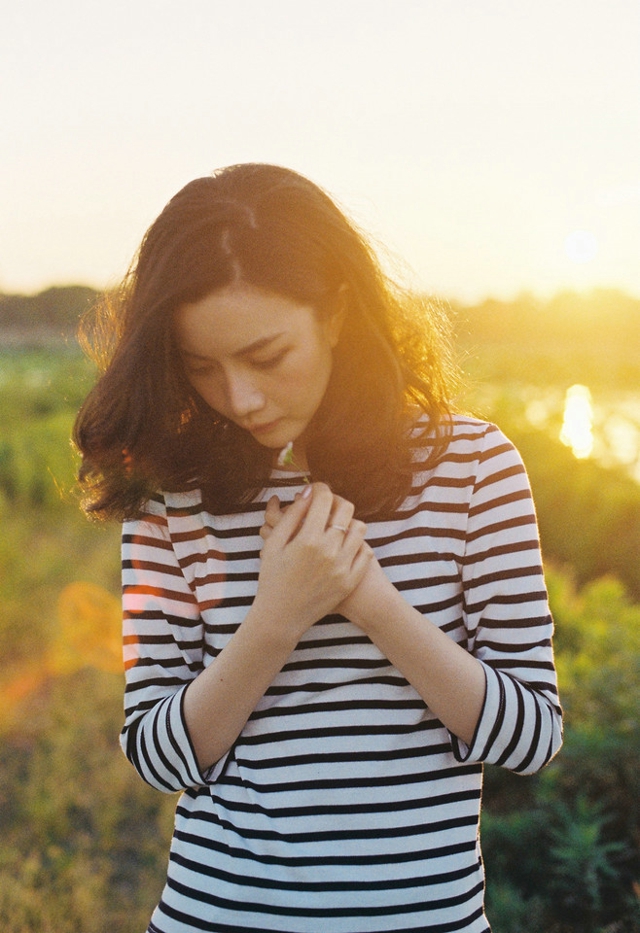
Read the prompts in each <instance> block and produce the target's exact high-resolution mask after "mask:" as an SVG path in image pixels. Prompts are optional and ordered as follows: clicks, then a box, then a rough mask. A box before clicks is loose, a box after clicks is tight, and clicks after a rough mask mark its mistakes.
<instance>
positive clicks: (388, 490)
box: [75, 165, 561, 933]
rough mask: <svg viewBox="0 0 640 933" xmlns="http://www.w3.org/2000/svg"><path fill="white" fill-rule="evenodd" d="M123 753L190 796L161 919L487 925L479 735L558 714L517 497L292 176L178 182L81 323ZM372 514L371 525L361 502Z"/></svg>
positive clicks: (203, 926) (431, 346) (278, 171)
mask: <svg viewBox="0 0 640 933" xmlns="http://www.w3.org/2000/svg"><path fill="white" fill-rule="evenodd" d="M93 336H94V338H95V341H94V349H96V346H97V349H98V350H99V351H101V353H102V359H103V362H104V368H103V374H102V376H101V378H100V379H99V381H98V383H97V385H96V386H95V388H94V389H93V391H92V392H91V394H90V395H89V397H88V399H87V401H86V403H85V405H84V407H83V409H82V411H81V412H80V415H79V417H78V421H77V425H76V431H75V441H76V444H77V446H78V448H79V450H80V451H81V453H82V456H83V463H82V467H81V474H80V478H81V482H82V483H83V485H84V487H85V491H86V494H87V499H86V503H85V505H86V508H87V509H88V510H89V511H91V512H93V513H95V514H97V515H99V516H101V517H120V518H123V519H124V520H125V521H124V536H123V583H124V652H125V665H126V676H127V686H126V703H125V706H126V720H125V725H124V729H123V732H122V745H123V748H124V751H125V753H126V755H127V756H128V758H129V759H130V761H131V762H132V763H133V765H134V767H135V768H136V769H137V770H138V772H139V773H140V775H141V776H142V777H143V778H144V780H146V781H148V782H149V783H150V784H151V785H153V786H154V787H157V788H158V789H160V790H162V791H166V792H173V791H183V793H182V796H181V798H180V800H179V803H178V807H177V813H176V823H175V832H174V837H173V843H172V847H171V854H170V859H169V868H168V877H167V882H166V886H165V888H164V892H163V895H162V899H161V901H160V903H159V904H158V906H157V908H156V910H155V912H154V914H153V917H152V919H151V922H150V925H149V928H148V929H149V931H150V933H186V931H192V930H194V931H195V930H205V931H216V933H217V931H229V933H230V931H234V933H235V931H247V930H253V931H272V933H276V931H277V933H381V931H415V933H417V931H420V933H424V931H441V933H445V931H447V933H453V931H465V933H484V931H487V930H489V926H488V923H487V920H486V917H485V914H484V909H483V888H484V883H483V869H482V861H481V854H480V848H479V841H478V822H479V808H480V795H481V781H482V766H483V764H484V763H485V762H489V763H492V764H497V765H500V766H503V767H505V768H509V769H512V770H514V771H517V772H519V773H523V774H526V773H531V772H534V771H536V770H538V769H539V768H541V767H542V766H543V765H545V764H546V763H547V762H548V761H549V760H550V758H551V757H552V756H553V755H554V754H555V752H556V751H557V749H558V747H559V745H560V742H561V712H560V708H559V705H558V698H557V693H556V681H555V673H554V667H553V657H552V648H551V631H552V623H551V619H550V616H549V609H548V605H547V597H546V591H545V587H544V583H543V577H542V570H541V561H540V554H539V546H538V537H537V530H536V522H535V516H534V509H533V505H532V502H531V497H530V491H529V487H528V483H527V478H526V475H525V471H524V468H523V465H522V462H521V460H520V458H519V456H518V454H517V453H516V452H515V450H514V449H513V447H512V445H511V444H510V443H509V442H508V441H507V440H506V439H505V437H504V436H503V435H502V434H501V433H500V431H499V430H498V429H497V428H496V427H495V426H493V425H490V424H485V423H482V422H480V421H477V420H475V419H473V418H470V417H465V416H460V415H456V414H453V413H452V410H451V408H450V405H449V393H450V366H449V359H450V358H449V353H448V348H447V345H446V340H445V338H444V336H443V328H442V326H441V324H440V322H439V320H438V318H437V315H436V312H435V310H434V309H433V308H424V307H422V306H421V305H420V304H419V302H417V301H416V300H415V299H413V300H410V299H409V297H408V296H406V295H403V294H402V293H401V292H399V291H398V290H397V289H395V288H393V287H392V286H391V285H390V283H389V282H388V281H387V280H386V278H385V277H384V276H383V274H382V273H381V271H380V268H379V266H378V264H377V262H376V260H375V258H374V255H373V253H372V252H371V250H370V249H369V247H368V246H367V244H366V242H365V240H364V239H363V237H362V236H361V235H360V234H359V233H358V232H357V231H356V230H355V228H354V227H353V226H352V225H351V224H350V222H348V221H347V219H346V218H345V217H344V215H343V214H342V213H341V212H340V211H339V210H338V208H337V207H336V206H335V204H334V203H333V202H332V201H331V200H330V199H329V198H328V197H327V196H326V195H325V194H324V193H323V192H322V191H320V190H319V189H318V188H317V187H316V186H315V185H313V184H312V183H311V182H309V181H308V180H306V179H305V178H303V177H301V176H300V175H298V174H296V173H294V172H291V171H288V170H286V169H282V168H278V167H274V166H269V165H237V166H233V167H230V168H226V169H223V170H222V171H220V172H217V173H215V174H214V175H213V176H212V177H208V178H201V179H198V180H196V181H194V182H192V183H190V184H188V185H187V186H186V187H185V188H184V189H183V190H182V191H180V192H179V193H178V194H177V195H176V196H175V197H174V198H173V199H172V200H171V201H170V203H169V204H168V205H167V207H166V208H165V209H164V211H163V212H162V213H161V215H160V216H159V218H158V219H157V220H156V222H155V223H154V224H153V225H152V227H151V228H150V230H149V231H148V233H147V234H146V236H145V238H144V241H143V243H142V246H141V249H140V252H139V255H138V258H137V262H136V263H135V265H134V267H133V270H132V272H131V274H130V276H129V277H128V280H127V281H126V283H125V285H124V287H123V290H122V293H121V295H120V296H119V300H118V301H117V302H116V303H115V306H111V307H107V308H104V309H103V313H102V317H101V318H100V320H99V321H98V322H97V326H96V329H95V331H94V334H93ZM365 522H366V524H365Z"/></svg>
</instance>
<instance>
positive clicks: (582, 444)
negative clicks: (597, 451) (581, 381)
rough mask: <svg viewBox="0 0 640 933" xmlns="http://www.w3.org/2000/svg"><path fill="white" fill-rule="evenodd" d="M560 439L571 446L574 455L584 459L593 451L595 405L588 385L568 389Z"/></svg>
mask: <svg viewBox="0 0 640 933" xmlns="http://www.w3.org/2000/svg"><path fill="white" fill-rule="evenodd" d="M560 440H561V441H562V443H563V444H565V445H566V446H567V447H570V448H571V450H572V452H573V455H574V457H578V458H579V459H584V458H585V457H589V456H590V455H591V453H592V451H593V405H592V403H591V392H590V391H589V389H588V388H587V386H583V385H574V386H571V388H569V389H567V394H566V396H565V403H564V418H563V422H562V430H561V431H560Z"/></svg>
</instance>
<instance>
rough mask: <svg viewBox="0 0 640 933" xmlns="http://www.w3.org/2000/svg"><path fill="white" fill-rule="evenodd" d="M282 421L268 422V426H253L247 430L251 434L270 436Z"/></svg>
mask: <svg viewBox="0 0 640 933" xmlns="http://www.w3.org/2000/svg"><path fill="white" fill-rule="evenodd" d="M281 421H282V419H281V418H276V420H275V421H268V422H267V423H266V424H252V425H250V426H249V427H248V428H247V431H249V432H250V433H251V434H268V433H269V432H270V431H273V430H274V428H276V427H277V426H278V425H279V424H280V422H281Z"/></svg>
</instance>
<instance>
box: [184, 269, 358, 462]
mask: <svg viewBox="0 0 640 933" xmlns="http://www.w3.org/2000/svg"><path fill="white" fill-rule="evenodd" d="M174 326H175V333H176V340H177V344H178V347H179V349H180V354H181V356H182V360H183V363H184V367H185V372H186V374H187V378H188V379H189V382H190V383H191V385H192V386H193V387H194V389H196V391H197V392H198V393H199V394H200V395H201V396H202V398H203V399H204V400H205V402H207V404H208V405H210V406H211V407H212V408H214V409H215V410H216V411H217V412H219V413H220V414H221V415H223V416H224V417H225V418H228V419H229V420H230V421H234V422H235V423H236V424H237V425H239V426H240V427H241V428H244V429H245V430H247V431H249V432H250V433H251V434H253V436H254V437H255V439H256V440H257V441H259V442H260V443H261V444H263V445H264V446H265V447H270V448H273V449H278V450H280V449H281V448H283V447H285V446H286V444H288V443H289V441H297V444H295V446H294V452H295V454H296V456H297V457H298V458H303V457H304V438H303V434H304V431H305V430H306V428H307V426H308V425H309V422H310V421H311V419H312V418H313V416H314V415H315V413H316V411H317V410H318V407H319V405H320V403H321V401H322V399H323V396H324V394H325V391H326V388H327V384H328V382H329V376H330V374H331V366H332V350H333V348H334V347H335V345H336V343H337V342H338V337H339V335H340V329H341V326H342V314H341V313H340V312H336V314H334V316H333V317H330V318H328V319H326V320H321V319H320V318H319V316H318V315H317V314H316V312H315V310H314V309H313V308H312V307H310V306H309V305H301V304H298V303H297V302H296V301H293V300H292V299H290V298H285V297H284V296H282V295H278V294H275V293H274V292H269V291H264V290H262V289H259V288H256V287H254V286H252V285H247V284H244V283H242V282H240V283H237V284H234V285H229V286H227V287H225V288H222V289H219V290H218V291H215V292H212V293H211V294H210V295H208V296H207V297H206V298H203V299H202V300H201V301H195V302H193V303H191V304H185V305H182V306H181V307H180V308H179V309H178V311H177V313H176V316H175V321H174Z"/></svg>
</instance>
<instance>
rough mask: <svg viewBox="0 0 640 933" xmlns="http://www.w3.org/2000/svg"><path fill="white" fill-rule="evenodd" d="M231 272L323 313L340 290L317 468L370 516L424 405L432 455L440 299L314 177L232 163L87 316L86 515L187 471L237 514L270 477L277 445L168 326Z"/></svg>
mask: <svg viewBox="0 0 640 933" xmlns="http://www.w3.org/2000/svg"><path fill="white" fill-rule="evenodd" d="M239 281H241V282H245V283H248V284H250V285H252V286H255V287H258V288H262V289H265V290H268V291H269V292H272V293H276V294H280V295H283V296H286V297H287V298H289V299H292V300H294V301H296V302H298V303H300V304H305V305H310V306H312V307H313V308H314V309H315V311H316V313H317V314H318V315H320V316H323V315H328V314H331V313H332V311H333V310H334V309H335V307H336V302H337V301H338V300H340V301H341V302H343V303H344V307H345V309H346V310H345V317H344V325H343V328H342V332H341V335H340V339H339V342H338V345H337V347H336V348H335V350H334V360H333V367H332V372H331V377H330V381H329V386H328V389H327V393H326V395H325V398H324V400H323V402H322V404H321V406H320V409H319V411H318V412H317V414H316V416H315V417H314V419H313V421H312V424H311V426H310V429H309V439H308V443H307V457H308V461H309V465H310V469H311V474H312V478H313V479H314V480H323V481H325V482H327V483H329V485H330V486H331V487H332V489H333V490H334V492H336V493H338V494H340V495H342V496H344V497H345V498H347V499H349V500H350V501H352V502H354V503H355V505H356V511H357V514H359V515H360V516H362V517H372V516H373V515H380V514H382V513H384V512H385V511H386V510H390V509H392V508H394V507H395V506H397V505H398V504H399V502H401V501H402V499H403V498H404V497H405V496H406V495H407V493H408V491H409V489H410V485H411V469H410V464H411V438H410V427H411V425H412V424H413V423H414V422H415V420H416V415H417V414H420V413H421V412H422V413H424V414H426V416H427V418H426V430H427V431H428V432H429V437H430V444H431V458H432V460H435V459H436V458H437V457H438V456H440V454H441V453H442V450H443V449H444V447H445V446H446V443H447V429H448V421H449V419H448V415H449V410H450V409H449V397H450V385H451V378H452V373H453V368H452V365H451V356H450V352H449V344H448V341H447V339H446V326H445V322H444V318H443V315H442V311H441V309H440V308H439V307H438V306H435V305H432V304H429V303H427V302H425V301H422V300H419V299H418V298H416V297H415V296H411V295H410V294H408V293H406V292H403V291H402V290H400V289H398V288H397V287H395V286H394V285H393V284H392V283H391V282H390V281H389V280H388V278H387V277H386V276H385V275H384V274H383V272H382V271H381V268H380V265H379V263H378V261H377V258H376V256H375V254H374V252H373V250H372V249H371V247H370V246H369V244H368V243H367V241H366V239H365V238H364V236H363V235H362V234H361V233H360V232H359V231H358V230H357V229H356V227H355V226H354V225H353V224H352V223H351V222H350V221H349V220H348V219H347V218H346V217H345V215H344V214H343V212H342V211H341V210H339V209H338V207H337V206H336V204H335V203H334V202H333V201H332V199H331V198H329V197H328V196H327V194H325V193H324V192H323V191H322V190H321V189H320V188H318V187H317V186H316V185H315V184H313V183H312V182H311V181H309V180H308V179H306V178H304V177H303V176H301V175H299V174H297V173H296V172H293V171H291V170H288V169H285V168H280V167H278V166H274V165H263V164H242V165H234V166H230V167H228V168H224V169H221V170H220V171H217V172H215V173H214V174H213V175H211V176H209V177H205V178H198V179H196V180H195V181H192V182H190V183H189V184H187V185H186V186H185V187H184V188H183V189H182V190H181V191H179V192H178V194H176V195H175V197H173V198H172V199H171V201H170V202H169V203H168V204H167V206H166V207H165V208H164V210H163V211H162V213H161V214H160V216H159V217H158V218H157V220H156V221H155V222H154V223H153V224H152V226H151V227H150V228H149V230H148V231H147V233H146V235H145V237H144V239H143V241H142V244H141V247H140V250H139V252H138V255H137V258H136V260H135V261H134V263H133V265H132V267H131V270H130V272H129V274H128V275H127V277H126V279H125V281H124V282H123V284H122V286H121V288H120V290H119V292H118V293H117V294H115V295H108V296H106V297H105V299H104V300H103V301H102V302H101V303H100V304H99V305H98V307H97V308H96V309H95V310H94V313H93V316H92V318H91V319H90V320H88V321H85V322H84V325H83V331H82V339H83V341H84V345H85V347H86V348H87V349H88V351H89V352H90V354H91V355H92V357H93V358H94V359H95V360H96V361H97V362H98V364H99V365H100V368H101V375H100V377H99V379H98V381H97V383H96V385H95V386H94V388H93V389H92V391H91V392H90V394H89V395H88V397H87V399H86V401H85V403H84V405H83V407H82V409H81V411H80V413H79V415H78V418H77V420H76V425H75V429H74V441H75V444H76V446H77V448H78V450H79V451H80V453H81V455H82V463H81V468H80V472H79V480H80V484H81V487H82V489H83V491H84V495H85V499H84V507H85V509H86V510H87V511H88V512H90V513H93V514H95V515H97V516H99V517H103V518H125V517H134V516H137V515H140V514H141V513H142V511H143V509H144V503H145V501H146V500H147V499H148V498H149V496H150V495H151V494H152V493H153V492H154V491H156V490H159V489H166V490H169V489H171V490H176V489H187V488H190V487H191V486H193V485H194V484H197V485H198V486H199V487H200V488H201V489H202V492H203V499H204V503H205V506H206V507H207V508H208V509H209V510H210V511H212V512H214V513H220V512H230V511H234V510H237V509H238V508H241V507H243V506H244V505H246V504H247V503H248V502H250V501H251V500H252V499H253V498H254V497H255V496H256V495H257V494H258V493H259V492H260V491H261V490H262V489H263V488H264V487H265V486H266V485H267V482H268V477H269V473H270V470H271V466H272V458H273V451H271V450H269V449H267V448H265V447H263V446H261V445H260V444H258V442H257V441H255V439H254V438H253V437H252V436H251V435H250V434H248V433H247V432H246V431H244V430H242V429H241V428H239V427H237V426H236V425H235V424H233V423H232V422H230V421H228V420H227V419H226V418H223V417H222V416H221V415H220V414H219V413H218V412H216V411H214V410H213V409H211V408H210V407H209V406H208V405H207V404H206V403H205V402H204V401H203V399H202V398H201V397H200V396H199V395H198V393H197V392H196V391H195V390H194V389H193V387H192V386H191V385H190V383H189V381H188V380H187V378H186V376H185V373H184V371H183V367H182V362H181V359H180V354H179V352H178V350H177V345H176V341H175V335H174V328H173V319H174V316H175V312H176V310H177V309H178V308H179V307H181V306H182V305H183V304H185V303H188V302H195V301H199V300H200V299H202V298H204V297H206V296H207V295H209V294H211V293H212V292H215V291H216V290H217V289H220V288H223V287H224V286H227V285H230V284H232V283H234V282H239Z"/></svg>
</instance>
